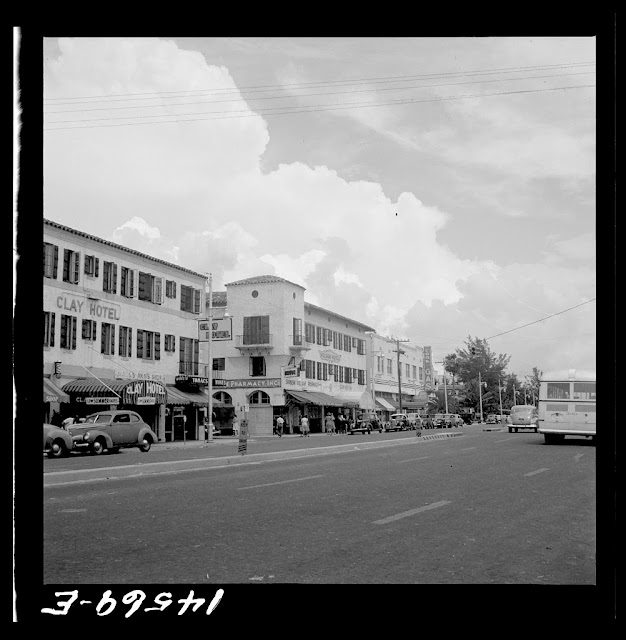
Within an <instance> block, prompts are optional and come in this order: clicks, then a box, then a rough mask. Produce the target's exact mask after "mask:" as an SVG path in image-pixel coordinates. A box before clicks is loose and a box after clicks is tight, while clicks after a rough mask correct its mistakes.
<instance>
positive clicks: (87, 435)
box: [83, 431, 89, 442]
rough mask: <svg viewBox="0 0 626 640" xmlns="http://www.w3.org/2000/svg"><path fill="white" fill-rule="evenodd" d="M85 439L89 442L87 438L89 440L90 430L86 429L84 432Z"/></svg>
mask: <svg viewBox="0 0 626 640" xmlns="http://www.w3.org/2000/svg"><path fill="white" fill-rule="evenodd" d="M83 440H84V441H85V442H87V440H89V431H86V432H85V433H84V435H83Z"/></svg>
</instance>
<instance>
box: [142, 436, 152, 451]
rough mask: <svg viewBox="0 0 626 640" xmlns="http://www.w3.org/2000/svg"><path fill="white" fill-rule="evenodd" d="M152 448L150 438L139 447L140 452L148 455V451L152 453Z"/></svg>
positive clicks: (145, 439)
mask: <svg viewBox="0 0 626 640" xmlns="http://www.w3.org/2000/svg"><path fill="white" fill-rule="evenodd" d="M151 446H152V441H151V440H149V439H148V438H144V441H143V442H142V443H141V445H140V446H139V450H140V451H143V452H144V453H147V452H148V451H150V447H151Z"/></svg>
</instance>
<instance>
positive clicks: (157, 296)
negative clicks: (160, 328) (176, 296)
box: [153, 278, 163, 304]
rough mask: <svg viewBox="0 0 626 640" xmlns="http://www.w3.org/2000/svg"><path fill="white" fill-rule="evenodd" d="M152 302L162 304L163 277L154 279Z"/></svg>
mask: <svg viewBox="0 0 626 640" xmlns="http://www.w3.org/2000/svg"><path fill="white" fill-rule="evenodd" d="M153 302H156V303H157V304H163V278H155V279H154V299H153Z"/></svg>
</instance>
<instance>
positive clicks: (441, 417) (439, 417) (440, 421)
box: [433, 413, 449, 429]
mask: <svg viewBox="0 0 626 640" xmlns="http://www.w3.org/2000/svg"><path fill="white" fill-rule="evenodd" d="M448 415H449V414H447V413H436V414H435V415H434V416H433V424H434V425H435V427H436V428H437V429H444V428H445V427H448V426H449V424H448V419H447V417H446V416H448Z"/></svg>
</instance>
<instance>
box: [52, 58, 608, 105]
mask: <svg viewBox="0 0 626 640" xmlns="http://www.w3.org/2000/svg"><path fill="white" fill-rule="evenodd" d="M595 64H596V63H595V62H573V63H562V64H548V65H532V66H523V67H500V68H496V69H478V70H473V71H444V72H438V73H422V74H412V75H402V76H382V77H381V76H379V77H375V78H354V79H351V80H318V81H314V82H297V83H286V84H270V85H253V86H241V87H236V88H233V87H221V88H220V87H217V88H213V89H181V90H178V91H148V92H143V93H112V94H107V96H73V97H72V96H65V97H59V98H46V99H44V102H52V101H59V100H82V99H88V100H95V101H97V102H100V101H102V100H103V99H105V100H108V99H110V98H123V97H125V96H129V97H131V98H132V97H134V96H138V97H137V99H138V100H142V99H144V100H145V99H148V98H145V96H150V95H154V96H156V97H157V98H158V97H165V96H167V95H171V94H183V93H193V92H196V93H197V95H201V94H202V93H207V92H208V93H209V94H211V93H212V92H226V93H227V94H228V93H238V92H240V91H280V90H283V89H295V88H298V87H312V86H319V85H322V86H323V85H327V86H329V87H332V86H349V85H351V84H362V83H385V82H408V81H410V80H418V79H422V78H440V77H454V76H461V77H465V76H472V75H482V74H486V75H489V74H493V73H517V72H522V71H530V70H535V71H537V70H543V69H545V70H547V69H568V68H576V67H585V66H591V65H595ZM218 95H219V94H218ZM222 95H223V94H222ZM141 96H143V97H141ZM173 97H177V96H173ZM186 97H193V96H186ZM133 99H134V98H133ZM59 104H63V103H59ZM68 104H71V103H68Z"/></svg>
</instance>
